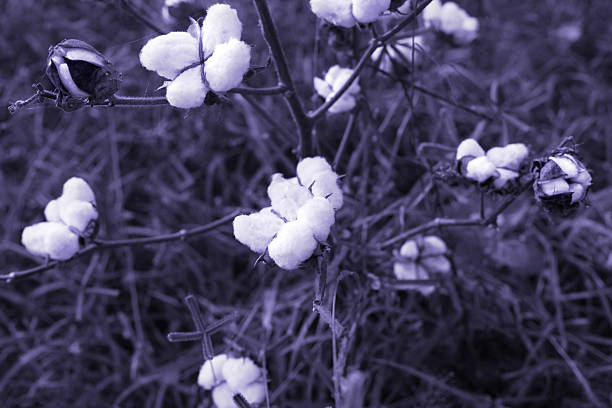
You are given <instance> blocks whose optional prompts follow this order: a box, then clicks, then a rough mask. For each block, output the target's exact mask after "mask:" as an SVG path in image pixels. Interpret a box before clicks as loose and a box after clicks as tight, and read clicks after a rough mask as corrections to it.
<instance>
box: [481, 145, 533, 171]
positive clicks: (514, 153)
mask: <svg viewBox="0 0 612 408" xmlns="http://www.w3.org/2000/svg"><path fill="white" fill-rule="evenodd" d="M528 155H529V149H527V146H525V145H524V144H523V143H511V144H508V145H506V146H504V147H492V148H491V149H489V150H488V151H487V158H488V159H489V160H490V161H491V163H493V164H494V165H495V166H496V167H504V168H506V169H509V170H514V171H518V169H520V167H521V164H523V161H525V159H526V158H527V156H528Z"/></svg>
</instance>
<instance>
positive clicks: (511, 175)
mask: <svg viewBox="0 0 612 408" xmlns="http://www.w3.org/2000/svg"><path fill="white" fill-rule="evenodd" d="M497 173H498V175H499V176H498V177H496V178H495V180H493V186H494V187H495V188H496V189H498V190H501V189H502V188H504V187H505V186H506V184H508V182H509V181H511V180H514V179H516V178H518V176H519V174H518V173H517V172H516V171H514V170H508V169H504V168H501V167H498V168H497Z"/></svg>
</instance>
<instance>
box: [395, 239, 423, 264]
mask: <svg viewBox="0 0 612 408" xmlns="http://www.w3.org/2000/svg"><path fill="white" fill-rule="evenodd" d="M419 252H420V251H419V247H418V245H417V244H416V242H415V241H414V240H412V239H411V240H409V241H406V242H404V245H402V247H401V248H400V250H399V254H400V256H402V257H404V258H407V259H410V260H415V259H417V258H418V256H419Z"/></svg>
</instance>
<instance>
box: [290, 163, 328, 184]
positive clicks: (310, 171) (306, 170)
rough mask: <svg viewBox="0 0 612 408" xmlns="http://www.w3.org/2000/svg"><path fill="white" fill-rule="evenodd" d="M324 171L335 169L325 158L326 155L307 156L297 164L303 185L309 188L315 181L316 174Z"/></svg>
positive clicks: (298, 174) (297, 170)
mask: <svg viewBox="0 0 612 408" xmlns="http://www.w3.org/2000/svg"><path fill="white" fill-rule="evenodd" d="M323 171H333V170H332V167H331V165H330V164H329V163H328V162H327V160H325V158H324V157H321V156H315V157H305V158H303V159H302V160H300V162H299V163H298V165H297V169H296V172H297V176H298V178H299V179H300V182H301V183H302V185H303V186H304V187H306V188H309V187H310V186H311V185H312V183H313V181H314V176H315V175H316V174H317V173H320V172H323Z"/></svg>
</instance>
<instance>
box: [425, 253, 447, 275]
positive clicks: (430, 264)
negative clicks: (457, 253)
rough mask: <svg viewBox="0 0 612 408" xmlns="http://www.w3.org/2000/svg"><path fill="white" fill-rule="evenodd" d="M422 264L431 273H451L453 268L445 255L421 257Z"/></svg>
mask: <svg viewBox="0 0 612 408" xmlns="http://www.w3.org/2000/svg"><path fill="white" fill-rule="evenodd" d="M421 265H423V267H425V269H427V271H429V272H430V273H449V272H450V270H451V263H450V261H449V260H448V258H447V257H445V256H443V255H434V256H427V257H424V258H423V259H421Z"/></svg>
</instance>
